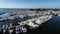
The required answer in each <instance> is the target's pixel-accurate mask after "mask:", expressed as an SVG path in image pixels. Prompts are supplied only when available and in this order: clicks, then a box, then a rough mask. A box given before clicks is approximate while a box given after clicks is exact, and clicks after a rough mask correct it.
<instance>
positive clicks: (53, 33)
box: [28, 16, 60, 34]
mask: <svg viewBox="0 0 60 34" xmlns="http://www.w3.org/2000/svg"><path fill="white" fill-rule="evenodd" d="M28 33H30V34H60V17H59V16H53V17H52V18H51V19H50V20H48V21H47V22H45V23H44V24H42V25H41V26H40V27H38V28H37V29H35V30H31V32H28Z"/></svg>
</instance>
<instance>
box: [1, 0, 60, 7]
mask: <svg viewBox="0 0 60 34" xmlns="http://www.w3.org/2000/svg"><path fill="white" fill-rule="evenodd" d="M0 8H60V0H0Z"/></svg>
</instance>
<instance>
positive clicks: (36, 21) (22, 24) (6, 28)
mask: <svg viewBox="0 0 60 34" xmlns="http://www.w3.org/2000/svg"><path fill="white" fill-rule="evenodd" d="M15 10H16V9H15ZM51 11H52V10H49V11H47V12H46V11H45V12H41V11H40V12H39V11H38V12H37V13H36V11H30V10H29V11H26V12H24V11H17V13H16V12H14V11H12V12H5V13H4V14H1V15H0V33H1V34H27V33H30V32H31V33H34V32H33V31H34V30H35V31H37V30H36V29H38V28H39V30H40V29H41V28H40V27H42V29H43V28H44V26H46V25H47V24H46V23H49V21H50V20H51V19H53V17H59V16H58V15H59V11H58V12H57V13H56V12H55V11H52V12H51ZM54 20H55V19H54ZM52 22H55V21H53V20H52V21H51V23H52ZM45 24H46V25H45ZM47 26H48V25H47ZM48 27H49V26H48ZM48 27H47V28H48ZM44 29H45V28H44ZM39 30H38V31H39ZM42 31H44V30H42ZM42 31H41V33H43V32H42ZM36 33H37V32H36Z"/></svg>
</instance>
